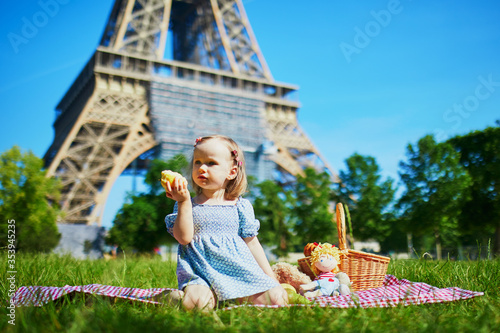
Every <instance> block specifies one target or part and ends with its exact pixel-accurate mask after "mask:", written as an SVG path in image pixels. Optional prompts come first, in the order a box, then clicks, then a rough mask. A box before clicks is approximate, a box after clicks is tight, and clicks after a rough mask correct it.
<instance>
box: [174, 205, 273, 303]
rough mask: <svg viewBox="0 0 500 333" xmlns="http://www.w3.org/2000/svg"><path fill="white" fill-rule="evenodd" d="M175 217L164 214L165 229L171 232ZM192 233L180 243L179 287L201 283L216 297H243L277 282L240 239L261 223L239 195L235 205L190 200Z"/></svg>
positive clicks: (249, 234)
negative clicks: (190, 239)
mask: <svg viewBox="0 0 500 333" xmlns="http://www.w3.org/2000/svg"><path fill="white" fill-rule="evenodd" d="M176 217H177V203H175V206H174V212H173V213H172V214H169V215H167V216H166V217H165V223H166V224H167V230H168V232H169V233H170V234H172V235H173V226H174V222H175V219H176ZM193 221H194V237H193V240H192V241H191V243H189V244H187V245H179V250H178V254H177V281H178V283H179V289H180V290H182V289H184V287H186V286H187V285H191V284H201V285H205V286H207V287H209V288H211V289H212V290H213V291H214V292H215V294H216V295H217V298H218V300H219V301H223V300H228V299H235V298H239V297H246V296H250V295H254V294H257V293H260V292H264V291H266V290H269V289H271V288H273V287H276V286H278V282H276V281H275V280H273V279H272V278H271V277H269V276H268V275H267V274H265V273H264V271H263V270H262V269H261V268H260V266H259V264H258V263H257V261H255V258H254V257H253V255H252V253H251V252H250V249H249V248H248V246H247V244H246V243H245V241H244V240H243V238H246V237H252V236H256V235H257V232H258V230H259V227H260V223H259V221H258V220H256V219H255V215H254V211H253V207H252V205H251V203H250V202H249V201H248V200H247V199H244V198H241V197H240V198H239V199H238V201H237V202H236V205H230V206H227V205H203V204H202V205H198V204H195V203H193Z"/></svg>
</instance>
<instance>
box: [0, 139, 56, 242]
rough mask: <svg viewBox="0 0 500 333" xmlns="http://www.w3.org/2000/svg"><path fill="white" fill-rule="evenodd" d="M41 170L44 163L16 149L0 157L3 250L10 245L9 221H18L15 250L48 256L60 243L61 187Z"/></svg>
mask: <svg viewBox="0 0 500 333" xmlns="http://www.w3.org/2000/svg"><path fill="white" fill-rule="evenodd" d="M42 168H43V161H42V159H40V158H38V157H37V156H35V155H34V154H33V153H32V152H31V151H29V152H27V153H22V152H21V150H20V149H19V147H17V146H14V147H12V148H11V149H10V150H8V151H6V152H4V153H2V155H0V181H1V184H0V228H1V231H0V234H1V235H2V236H1V237H0V247H5V246H6V245H7V244H8V242H7V240H8V237H7V235H6V234H7V223H8V222H7V221H9V220H15V240H16V250H19V251H28V252H48V251H50V250H52V249H53V248H54V247H55V246H56V245H57V244H58V243H59V239H60V237H61V236H60V234H59V232H58V230H57V225H56V220H57V218H58V216H59V215H60V210H59V207H58V204H57V203H58V201H59V198H60V183H59V181H57V180H56V179H54V178H47V177H46V176H45V174H46V172H45V171H43V170H42Z"/></svg>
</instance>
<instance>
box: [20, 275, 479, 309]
mask: <svg viewBox="0 0 500 333" xmlns="http://www.w3.org/2000/svg"><path fill="white" fill-rule="evenodd" d="M173 290H175V289H172V288H152V289H139V288H124V287H115V286H106V285H101V284H89V285H84V286H64V287H42V286H31V287H20V288H19V289H18V290H17V291H16V293H15V294H14V296H13V297H12V299H11V303H12V304H14V305H15V306H18V307H20V306H43V305H44V304H46V303H48V302H51V301H55V300H57V299H60V298H61V297H63V296H64V295H68V294H71V293H84V294H93V295H97V296H104V297H110V298H121V299H127V300H131V301H139V302H146V303H153V304H161V303H159V302H158V301H157V299H158V298H155V296H158V295H160V294H161V293H163V292H169V291H173ZM482 295H484V293H483V292H476V291H469V290H464V289H460V288H457V287H449V288H437V287H433V286H431V285H428V284H426V283H422V282H411V281H408V280H405V279H401V280H398V279H397V278H396V277H395V276H393V275H386V276H385V280H384V285H383V286H382V287H379V288H374V289H369V290H363V291H358V292H354V293H352V294H351V295H346V296H319V297H314V298H309V300H311V301H313V302H314V303H313V304H307V305H305V304H289V305H285V307H290V306H320V307H333V308H353V307H358V308H373V307H394V306H408V305H420V304H428V303H442V302H451V301H458V300H465V299H469V298H473V297H477V296H482ZM241 306H254V307H269V308H278V307H284V306H266V305H234V306H228V307H226V308H224V309H223V310H230V309H234V308H237V307H241Z"/></svg>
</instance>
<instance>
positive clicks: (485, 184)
mask: <svg viewBox="0 0 500 333" xmlns="http://www.w3.org/2000/svg"><path fill="white" fill-rule="evenodd" d="M449 142H450V144H451V145H453V146H454V147H455V148H456V149H457V150H458V152H459V153H460V163H461V165H463V166H464V167H465V168H466V169H467V171H468V173H469V175H470V176H471V178H472V184H471V186H470V197H469V199H468V200H467V201H466V202H465V203H464V204H463V206H462V214H461V215H460V216H459V223H460V229H461V231H462V235H463V236H464V240H465V241H468V242H474V241H475V240H481V241H482V242H483V244H484V243H486V242H487V241H488V240H489V239H491V238H493V242H494V251H495V252H496V253H500V127H488V128H486V129H484V130H482V131H473V132H471V133H469V134H466V135H463V136H457V137H454V138H452V139H450V140H449Z"/></svg>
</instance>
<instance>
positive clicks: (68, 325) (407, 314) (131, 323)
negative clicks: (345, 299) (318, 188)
mask: <svg viewBox="0 0 500 333" xmlns="http://www.w3.org/2000/svg"><path fill="white" fill-rule="evenodd" d="M2 257H5V255H2ZM2 262H6V260H2ZM1 266H2V267H0V276H1V277H2V278H1V280H0V295H1V297H0V301H1V302H2V310H1V311H0V316H1V317H0V331H1V332H144V333H145V332H183V333H186V332H266V333H267V332H300V333H307V332H384V333H385V332H477V333H479V332H500V289H499V288H500V259H496V260H483V261H462V262H453V261H427V260H397V261H391V264H390V266H389V270H388V273H389V274H393V275H395V276H396V277H398V278H400V279H401V278H405V279H408V280H410V281H415V282H425V283H428V284H431V285H434V286H436V287H452V286H456V287H459V288H463V289H469V290H474V291H483V292H484V293H485V295H484V296H481V297H476V298H473V299H470V300H464V301H458V302H449V303H442V304H426V305H419V306H408V307H402V306H400V307H394V308H371V309H334V308H315V307H304V308H302V307H291V308H283V309H262V308H236V309H233V310H230V311H223V310H216V311H213V312H211V313H200V312H196V311H194V312H184V311H182V310H180V309H178V308H175V307H166V306H157V305H152V304H145V303H141V302H127V301H124V300H118V301H114V300H112V301H109V300H102V299H98V298H96V297H93V296H92V295H90V296H78V297H73V298H70V297H65V298H64V299H63V300H62V301H60V302H57V303H48V304H47V305H45V306H43V307H41V308H35V307H22V308H17V310H16V318H15V324H16V325H15V326H12V325H10V324H9V323H8V322H7V321H8V320H10V318H9V317H7V313H8V310H7V309H6V306H7V300H8V283H7V280H6V278H5V276H6V270H7V269H6V263H5V264H4V265H1ZM16 270H17V274H16V283H17V286H28V285H43V286H64V285H84V284H91V283H99V284H105V285H114V286H123V287H137V288H157V287H158V288H161V287H176V277H175V263H173V262H162V261H161V260H160V259H159V258H147V257H127V258H126V259H119V260H111V261H105V260H94V261H87V260H75V259H73V258H71V257H58V256H55V255H21V254H18V255H17V256H16Z"/></svg>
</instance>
